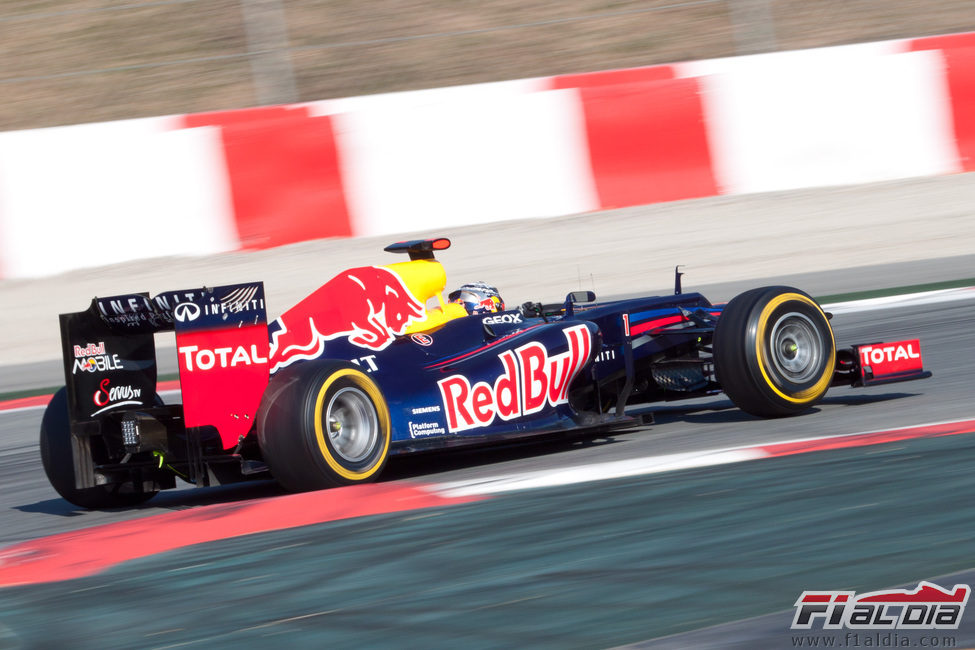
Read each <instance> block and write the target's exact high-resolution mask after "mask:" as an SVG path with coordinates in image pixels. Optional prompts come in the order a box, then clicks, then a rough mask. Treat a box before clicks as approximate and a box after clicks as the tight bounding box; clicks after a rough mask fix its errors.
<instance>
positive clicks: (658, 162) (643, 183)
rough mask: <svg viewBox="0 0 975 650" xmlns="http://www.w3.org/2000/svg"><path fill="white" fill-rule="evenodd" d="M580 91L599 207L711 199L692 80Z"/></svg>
mask: <svg viewBox="0 0 975 650" xmlns="http://www.w3.org/2000/svg"><path fill="white" fill-rule="evenodd" d="M579 93H580V95H581V99H582V109H583V113H584V114H585V129H586V136H587V141H588V144H589V162H590V165H591V167H592V176H593V180H594V181H595V184H596V192H597V194H598V196H599V205H600V208H603V209H605V208H615V207H623V206H629V205H642V204H646V203H659V202H663V201H676V200H679V199H692V198H698V197H702V196H713V195H714V194H717V193H718V188H717V185H716V183H715V178H714V171H713V168H712V165H711V154H710V149H709V146H708V141H707V130H706V128H705V124H704V114H703V107H702V106H701V99H700V84H699V82H698V80H697V79H671V80H667V81H652V82H645V83H631V84H625V85H615V86H592V87H587V88H581V89H579Z"/></svg>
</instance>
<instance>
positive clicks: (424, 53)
mask: <svg viewBox="0 0 975 650" xmlns="http://www.w3.org/2000/svg"><path fill="white" fill-rule="evenodd" d="M971 30H975V2H973V1H972V0H944V1H942V2H939V3H929V2H920V1H919V0H884V1H883V2H880V1H877V0H815V1H809V0H687V1H680V0H677V1H667V0H657V1H653V2H646V1H643V2H639V1H628V0H618V1H590V0H560V1H558V2H553V1H540V0H537V1H525V0H492V1H490V2H484V1H482V0H451V1H450V2H415V1H413V2H411V1H404V0H395V1H394V0H381V1H374V2H361V1H357V0H328V1H325V0H145V1H140V0H132V1H128V2H126V1H111V0H5V2H3V3H2V6H0V62H2V63H0V85H2V91H0V92H2V96H3V102H2V103H0V130H11V129H26V128H36V127H47V126H57V125H65V124H77V123H83V122H93V121H103V120H116V119H124V118H131V117H145V116H154V115H168V114H175V113H195V112H204V111H215V110H226V109H232V108H241V107H246V106H255V105H263V104H279V103H290V102H299V101H312V100H318V99H327V98H332V97H345V96H353V95H363V94H372V93H381V92H392V91H402V90H411V89H419V88H431V87H438V86H448V85H456V84H467V83H477V82H487V81H495V80H504V79H516V78H525V77H532V76H542V75H555V74H564V73H573V72H588V71H595V70H603V69H611V68H623V67H633V66H645V65H650V64H655V63H666V62H677V61H688V60H694V59H703V58H714V57H722V56H732V55H741V54H752V53H758V52H769V51H775V50H789V49H797V48H806V47H819V46H827V45H839V44H846V43H856V42H864V41H874V40H882V39H893V38H904V37H917V36H925V35H929V34H938V33H947V32H962V31H971Z"/></svg>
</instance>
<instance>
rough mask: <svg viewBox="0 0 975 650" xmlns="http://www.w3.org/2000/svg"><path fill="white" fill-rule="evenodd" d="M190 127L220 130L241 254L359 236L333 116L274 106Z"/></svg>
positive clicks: (216, 116)
mask: <svg viewBox="0 0 975 650" xmlns="http://www.w3.org/2000/svg"><path fill="white" fill-rule="evenodd" d="M183 126H184V128H197V127H205V126H213V127H218V128H219V129H220V133H221V138H222V142H223V152H224V157H225V161H226V169H227V176H228V178H229V182H230V192H231V195H232V200H233V211H234V220H235V223H236V225H237V237H238V240H239V241H240V248H243V249H259V248H273V247H275V246H281V245H283V244H290V243H293V242H296V241H303V240H308V239H320V238H324V237H349V236H351V235H352V234H353V233H352V225H351V223H350V219H349V210H348V206H347V205H346V201H345V193H344V191H343V188H342V181H341V173H340V171H339V161H338V150H337V147H336V143H335V135H334V131H333V125H332V118H330V117H328V116H321V117H313V116H311V114H310V112H309V110H308V108H307V107H301V106H296V107H287V108H285V107H272V108H268V109H251V110H242V111H223V112H219V113H205V114H199V115H187V116H186V117H185V118H184V124H183Z"/></svg>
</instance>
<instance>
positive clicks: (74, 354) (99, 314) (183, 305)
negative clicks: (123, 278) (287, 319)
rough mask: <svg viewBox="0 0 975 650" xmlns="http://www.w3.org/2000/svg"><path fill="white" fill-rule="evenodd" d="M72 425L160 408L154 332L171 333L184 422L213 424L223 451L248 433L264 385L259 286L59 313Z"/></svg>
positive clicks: (136, 297)
mask: <svg viewBox="0 0 975 650" xmlns="http://www.w3.org/2000/svg"><path fill="white" fill-rule="evenodd" d="M60 322H61V348H62V355H63V360H64V377H65V385H66V386H67V397H68V413H69V415H70V418H71V421H72V422H82V421H90V420H93V419H96V418H99V417H101V416H104V415H106V414H109V413H117V412H119V411H122V410H139V409H142V408H149V407H152V406H153V405H154V402H155V399H156V397H155V395H156V380H157V370H156V347H155V340H154V334H156V333H157V332H165V331H170V330H172V331H175V333H176V348H177V356H178V362H179V372H180V387H181V390H182V393H183V413H184V418H185V426H186V427H197V426H213V427H215V428H216V429H217V430H218V432H219V433H220V438H221V440H222V441H223V445H224V448H225V449H226V448H230V447H233V446H235V445H236V444H237V442H238V441H239V439H240V438H241V437H242V436H244V435H246V434H247V432H248V431H249V430H250V427H251V424H252V422H253V417H254V414H256V412H257V407H258V406H259V404H260V399H261V396H262V395H263V392H264V388H265V387H266V386H267V381H268V367H269V366H268V363H267V359H268V336H267V312H266V309H265V305H264V285H263V283H260V282H252V283H247V284H234V285H226V286H221V287H211V288H206V287H204V288H200V289H187V290H182V291H168V292H165V293H161V294H158V295H156V296H154V297H150V296H149V294H148V293H137V294H125V295H120V296H111V297H108V298H95V299H93V300H92V302H91V304H90V305H89V307H88V309H86V310H85V311H81V312H76V313H71V314H61V317H60Z"/></svg>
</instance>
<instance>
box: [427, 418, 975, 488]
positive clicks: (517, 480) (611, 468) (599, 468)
mask: <svg viewBox="0 0 975 650" xmlns="http://www.w3.org/2000/svg"><path fill="white" fill-rule="evenodd" d="M968 422H970V420H951V421H943V422H930V423H926V424H917V425H911V426H907V427H898V428H895V429H886V428H884V429H872V430H869V431H857V432H855V433H839V434H833V435H826V436H813V437H810V438H799V439H795V440H776V441H767V442H761V443H756V444H751V445H743V446H739V447H726V448H723V449H705V450H701V451H694V452H686V453H679V454H667V455H663V456H644V457H642V458H628V459H626V460H615V461H606V462H602V463H591V464H587V465H577V466H575V467H560V468H555V469H542V470H530V471H527V472H518V473H512V474H500V475H497V476H487V477H482V478H476V479H466V480H463V481H448V482H445V483H437V484H434V485H433V486H431V487H430V489H432V490H433V491H434V492H436V493H437V494H441V495H443V496H446V497H467V496H476V495H486V494H499V493H502V492H517V491H520V490H530V489H534V488H541V487H556V486H563V485H572V484H575V483H590V482H593V481H607V480H610V479H615V478H625V477H628V476H641V475H644V474H660V473H663V472H675V471H678V470H683V469H692V468H699V467H712V466H715V465H727V464H729V463H739V462H743V461H747V460H758V459H761V458H771V457H773V456H776V455H777V454H776V453H774V452H773V451H771V450H770V449H769V448H774V447H777V446H780V445H797V446H798V445H802V444H805V443H810V442H821V441H827V440H837V439H843V438H852V437H855V436H867V435H870V434H877V433H887V432H892V433H893V432H898V431H910V430H912V429H918V430H922V429H929V428H931V427H937V426H942V425H947V424H956V423H959V424H961V423H968ZM872 444H882V443H879V442H872V443H865V444H864V445H863V446H869V445H872ZM815 451H819V450H815Z"/></svg>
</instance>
